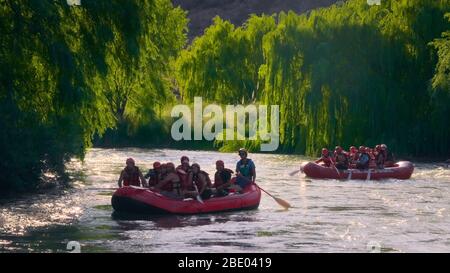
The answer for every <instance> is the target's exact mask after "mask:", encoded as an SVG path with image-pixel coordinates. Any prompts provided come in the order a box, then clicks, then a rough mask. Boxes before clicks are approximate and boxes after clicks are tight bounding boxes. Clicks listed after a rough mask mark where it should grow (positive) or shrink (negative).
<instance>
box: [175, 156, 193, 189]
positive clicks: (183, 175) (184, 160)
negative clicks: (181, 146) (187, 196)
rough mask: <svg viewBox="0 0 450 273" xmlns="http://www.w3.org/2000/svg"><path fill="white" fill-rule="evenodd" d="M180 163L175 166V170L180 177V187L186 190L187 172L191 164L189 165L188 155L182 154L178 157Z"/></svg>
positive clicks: (187, 186)
mask: <svg viewBox="0 0 450 273" xmlns="http://www.w3.org/2000/svg"><path fill="white" fill-rule="evenodd" d="M180 163H181V164H180V165H178V166H177V168H176V171H177V173H178V176H179V177H180V179H181V184H182V188H183V190H186V189H187V188H189V187H190V186H189V185H188V181H187V180H188V173H189V172H190V170H191V166H190V165H189V157H187V156H185V155H184V156H182V157H181V159H180Z"/></svg>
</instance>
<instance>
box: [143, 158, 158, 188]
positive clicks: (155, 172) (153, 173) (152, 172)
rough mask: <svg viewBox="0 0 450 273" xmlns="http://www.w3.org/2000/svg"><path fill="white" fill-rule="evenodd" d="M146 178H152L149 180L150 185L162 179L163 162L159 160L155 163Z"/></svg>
mask: <svg viewBox="0 0 450 273" xmlns="http://www.w3.org/2000/svg"><path fill="white" fill-rule="evenodd" d="M144 178H146V179H147V178H150V179H149V180H148V186H149V187H153V186H155V185H156V184H158V182H159V181H160V180H161V163H159V162H158V161H156V162H154V163H153V169H150V170H149V171H148V173H147V174H146V175H145V176H144Z"/></svg>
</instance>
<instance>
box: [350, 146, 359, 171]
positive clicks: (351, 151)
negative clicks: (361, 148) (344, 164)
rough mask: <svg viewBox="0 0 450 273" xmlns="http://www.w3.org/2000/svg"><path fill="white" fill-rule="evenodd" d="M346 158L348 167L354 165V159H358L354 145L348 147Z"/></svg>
mask: <svg viewBox="0 0 450 273" xmlns="http://www.w3.org/2000/svg"><path fill="white" fill-rule="evenodd" d="M348 160H349V166H350V167H352V166H353V167H354V166H355V165H356V161H358V149H356V147H355V146H351V147H350V148H349V153H348Z"/></svg>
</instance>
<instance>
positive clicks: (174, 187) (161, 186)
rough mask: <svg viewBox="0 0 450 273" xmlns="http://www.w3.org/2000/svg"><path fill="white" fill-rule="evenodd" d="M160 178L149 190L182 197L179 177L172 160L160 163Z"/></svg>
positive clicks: (173, 196)
mask: <svg viewBox="0 0 450 273" xmlns="http://www.w3.org/2000/svg"><path fill="white" fill-rule="evenodd" d="M161 174H162V179H161V181H159V182H158V184H156V185H155V186H154V187H151V188H150V189H151V190H154V191H158V192H160V193H161V194H162V195H164V196H167V197H169V198H173V199H183V189H182V187H181V179H180V177H179V176H178V174H177V172H176V170H175V165H174V164H173V163H172V162H169V163H166V164H162V165H161Z"/></svg>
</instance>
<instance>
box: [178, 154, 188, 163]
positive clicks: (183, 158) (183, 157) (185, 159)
mask: <svg viewBox="0 0 450 273" xmlns="http://www.w3.org/2000/svg"><path fill="white" fill-rule="evenodd" d="M180 161H181V163H183V162H184V161H187V162H188V163H189V157H187V156H185V155H183V156H182V157H181V159H180Z"/></svg>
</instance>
